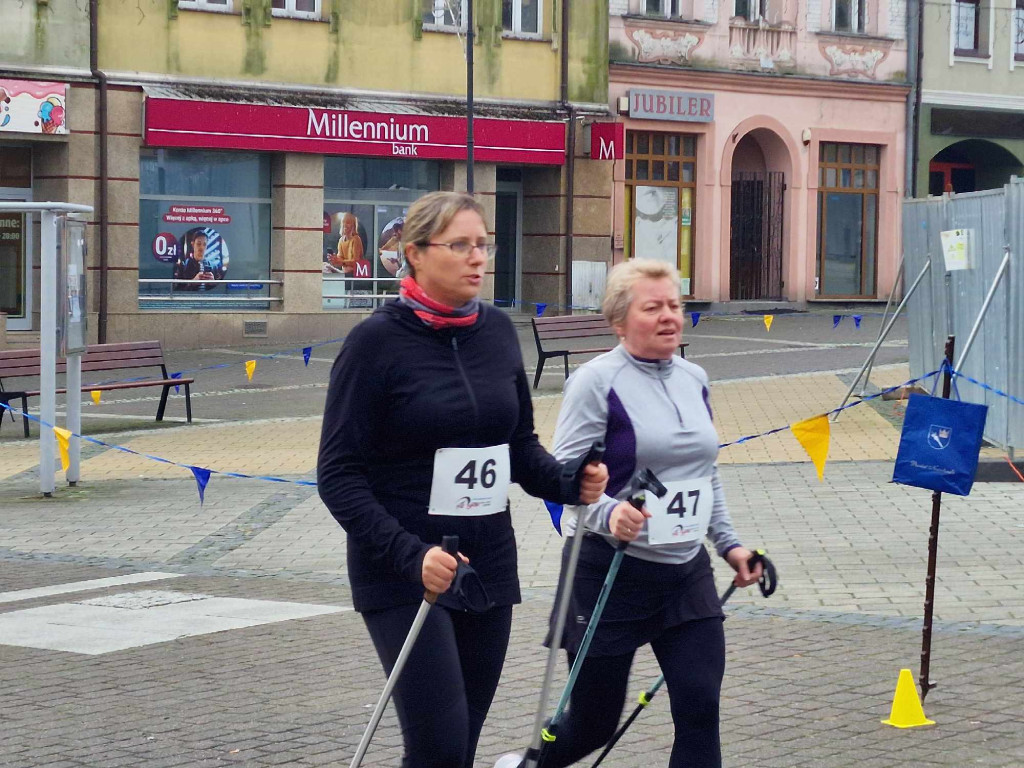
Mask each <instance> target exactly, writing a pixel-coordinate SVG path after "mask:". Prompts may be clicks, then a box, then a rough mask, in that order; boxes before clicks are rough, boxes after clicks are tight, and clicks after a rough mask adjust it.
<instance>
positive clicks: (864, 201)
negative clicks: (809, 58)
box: [817, 143, 880, 298]
mask: <svg viewBox="0 0 1024 768" xmlns="http://www.w3.org/2000/svg"><path fill="white" fill-rule="evenodd" d="M879 160H880V149H879V147H877V146H873V145H870V144H835V143H822V144H821V146H820V154H819V162H818V248H817V251H818V281H819V282H818V286H819V287H818V293H819V295H821V296H828V297H833V298H869V297H873V296H874V295H875V263H876V260H877V245H878V244H877V239H878V238H877V229H878V184H879V170H880V162H879Z"/></svg>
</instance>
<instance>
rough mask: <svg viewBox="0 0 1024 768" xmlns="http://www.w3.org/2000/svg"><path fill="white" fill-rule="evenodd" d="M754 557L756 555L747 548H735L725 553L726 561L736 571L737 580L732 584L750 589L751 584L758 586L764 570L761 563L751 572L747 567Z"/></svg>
mask: <svg viewBox="0 0 1024 768" xmlns="http://www.w3.org/2000/svg"><path fill="white" fill-rule="evenodd" d="M753 556H754V553H753V552H751V551H750V550H749V549H747V548H746V547H733V548H732V549H730V550H729V551H728V552H726V553H725V559H726V561H727V562H728V563H729V565H731V566H732V569H733V570H734V571H736V578H734V579H733V580H732V582H733V584H735V585H736V586H737V587H749V586H750V585H751V584H756V583H757V580H758V579H760V578H761V573H762V571H763V570H764V568H763V567H762V566H761V564H760V563H758V564H757V565H755V566H754V570H750V568H749V567H748V566H747V562H748V561H749V560H750V558H752V557H753Z"/></svg>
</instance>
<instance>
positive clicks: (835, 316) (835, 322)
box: [832, 315, 843, 328]
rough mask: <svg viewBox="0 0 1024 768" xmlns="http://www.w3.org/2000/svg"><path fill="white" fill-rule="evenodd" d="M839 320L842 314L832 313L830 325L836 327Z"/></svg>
mask: <svg viewBox="0 0 1024 768" xmlns="http://www.w3.org/2000/svg"><path fill="white" fill-rule="evenodd" d="M841 322H843V316H842V315H832V327H833V328H838V327H839V324H840V323H841Z"/></svg>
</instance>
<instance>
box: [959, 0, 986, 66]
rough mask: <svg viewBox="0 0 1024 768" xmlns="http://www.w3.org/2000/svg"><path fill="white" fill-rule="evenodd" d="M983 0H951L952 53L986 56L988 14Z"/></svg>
mask: <svg viewBox="0 0 1024 768" xmlns="http://www.w3.org/2000/svg"><path fill="white" fill-rule="evenodd" d="M989 11H990V9H989V7H988V6H987V4H986V3H985V2H984V0H953V25H952V29H951V31H952V34H953V53H954V54H955V55H956V56H974V57H984V58H987V57H988V14H989Z"/></svg>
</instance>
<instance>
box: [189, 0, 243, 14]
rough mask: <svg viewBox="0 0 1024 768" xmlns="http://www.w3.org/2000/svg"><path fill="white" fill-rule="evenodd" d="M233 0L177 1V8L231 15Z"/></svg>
mask: <svg viewBox="0 0 1024 768" xmlns="http://www.w3.org/2000/svg"><path fill="white" fill-rule="evenodd" d="M232 3H233V0H178V7H179V8H184V9H186V10H192V11H217V12H218V13H231V11H232V10H234V9H233V7H232Z"/></svg>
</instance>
